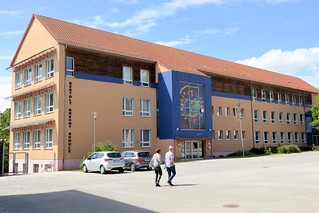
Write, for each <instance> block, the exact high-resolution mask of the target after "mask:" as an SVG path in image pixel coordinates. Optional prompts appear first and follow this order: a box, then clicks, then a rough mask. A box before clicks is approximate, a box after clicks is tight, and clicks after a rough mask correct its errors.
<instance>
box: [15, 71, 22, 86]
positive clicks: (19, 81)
mask: <svg viewBox="0 0 319 213" xmlns="http://www.w3.org/2000/svg"><path fill="white" fill-rule="evenodd" d="M21 87H22V71H18V72H16V73H15V89H20V88H21Z"/></svg>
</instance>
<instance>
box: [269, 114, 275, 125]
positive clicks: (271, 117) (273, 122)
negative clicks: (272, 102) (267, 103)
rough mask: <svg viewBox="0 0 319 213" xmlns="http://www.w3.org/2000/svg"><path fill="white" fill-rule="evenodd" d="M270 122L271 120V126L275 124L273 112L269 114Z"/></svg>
mask: <svg viewBox="0 0 319 213" xmlns="http://www.w3.org/2000/svg"><path fill="white" fill-rule="evenodd" d="M270 120H271V123H272V124H275V123H276V112H275V111H271V112H270Z"/></svg>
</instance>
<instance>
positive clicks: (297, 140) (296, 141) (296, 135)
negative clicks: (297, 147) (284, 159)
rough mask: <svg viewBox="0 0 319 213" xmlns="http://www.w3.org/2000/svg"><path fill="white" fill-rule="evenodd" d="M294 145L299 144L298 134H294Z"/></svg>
mask: <svg viewBox="0 0 319 213" xmlns="http://www.w3.org/2000/svg"><path fill="white" fill-rule="evenodd" d="M295 143H299V132H295Z"/></svg>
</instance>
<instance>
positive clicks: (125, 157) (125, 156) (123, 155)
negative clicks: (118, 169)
mask: <svg viewBox="0 0 319 213" xmlns="http://www.w3.org/2000/svg"><path fill="white" fill-rule="evenodd" d="M121 156H122V158H124V164H125V167H128V160H127V152H122V153H121Z"/></svg>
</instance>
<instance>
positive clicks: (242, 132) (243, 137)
mask: <svg viewBox="0 0 319 213" xmlns="http://www.w3.org/2000/svg"><path fill="white" fill-rule="evenodd" d="M241 139H242V140H245V139H246V131H241Z"/></svg>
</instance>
